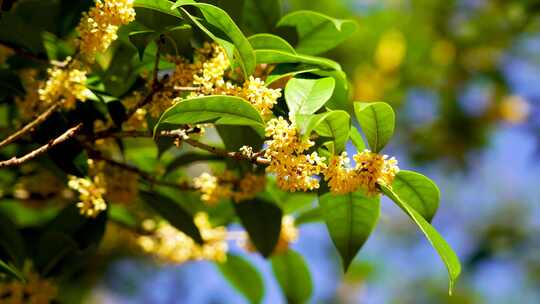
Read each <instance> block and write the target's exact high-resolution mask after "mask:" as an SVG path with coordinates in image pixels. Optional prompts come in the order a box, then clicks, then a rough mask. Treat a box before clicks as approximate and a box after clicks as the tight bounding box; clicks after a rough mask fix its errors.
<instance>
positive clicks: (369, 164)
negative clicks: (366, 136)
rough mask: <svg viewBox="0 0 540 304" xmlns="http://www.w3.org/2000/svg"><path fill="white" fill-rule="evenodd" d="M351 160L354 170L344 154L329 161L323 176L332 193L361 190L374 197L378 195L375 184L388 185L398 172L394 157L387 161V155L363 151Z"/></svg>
mask: <svg viewBox="0 0 540 304" xmlns="http://www.w3.org/2000/svg"><path fill="white" fill-rule="evenodd" d="M353 158H354V160H355V161H356V166H355V167H354V168H351V167H349V162H350V161H349V158H348V157H347V153H346V152H343V153H342V154H341V155H339V156H334V157H332V159H330V163H329V165H328V168H327V169H326V171H325V172H324V176H325V180H327V181H328V186H329V188H330V191H332V192H333V193H337V194H345V193H349V192H354V191H356V190H357V189H358V188H362V189H364V190H365V191H366V192H367V194H368V195H375V194H377V193H379V190H378V188H377V183H383V184H387V185H389V184H391V183H392V181H393V180H394V177H395V175H396V174H397V172H399V168H398V166H397V160H396V159H395V158H394V157H392V158H390V159H389V158H388V156H387V155H380V154H377V153H373V152H371V151H369V150H364V151H363V152H360V153H357V154H356V155H354V156H353Z"/></svg>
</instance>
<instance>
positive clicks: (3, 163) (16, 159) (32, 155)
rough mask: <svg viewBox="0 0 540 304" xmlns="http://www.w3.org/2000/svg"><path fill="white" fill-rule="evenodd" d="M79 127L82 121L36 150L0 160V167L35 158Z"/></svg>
mask: <svg viewBox="0 0 540 304" xmlns="http://www.w3.org/2000/svg"><path fill="white" fill-rule="evenodd" d="M81 129H82V123H79V124H78V125H76V126H75V127H73V128H71V129H68V130H67V131H66V132H64V133H63V134H62V135H60V136H58V137H57V138H55V139H53V140H51V141H49V142H48V143H47V144H45V145H43V146H41V147H39V148H37V149H36V150H34V151H32V152H30V153H28V154H25V155H24V156H22V157H12V158H11V159H8V160H5V161H1V162H0V168H3V167H9V166H16V165H19V164H22V163H24V162H26V161H29V160H31V159H33V158H36V157H38V156H40V155H41V154H43V153H45V152H47V151H49V150H50V149H51V148H52V147H54V146H56V145H58V144H61V143H63V142H65V141H66V140H68V139H70V138H72V137H73V136H75V134H77V132H79V130H81Z"/></svg>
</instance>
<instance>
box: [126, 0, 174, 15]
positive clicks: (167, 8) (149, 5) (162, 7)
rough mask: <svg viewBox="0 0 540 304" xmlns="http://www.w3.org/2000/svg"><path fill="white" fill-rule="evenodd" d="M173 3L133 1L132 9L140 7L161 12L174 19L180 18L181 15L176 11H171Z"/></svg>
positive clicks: (164, 0)
mask: <svg viewBox="0 0 540 304" xmlns="http://www.w3.org/2000/svg"><path fill="white" fill-rule="evenodd" d="M172 5H173V3H172V2H171V1H168V0H135V2H133V7H135V8H137V7H142V8H146V9H150V10H154V11H158V12H161V13H163V14H167V15H171V16H174V17H178V18H182V15H181V14H180V12H179V11H178V10H177V9H172V8H171V6H172Z"/></svg>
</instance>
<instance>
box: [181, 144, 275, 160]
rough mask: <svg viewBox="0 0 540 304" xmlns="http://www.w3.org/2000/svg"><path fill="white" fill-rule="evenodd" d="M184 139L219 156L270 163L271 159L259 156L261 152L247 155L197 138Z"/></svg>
mask: <svg viewBox="0 0 540 304" xmlns="http://www.w3.org/2000/svg"><path fill="white" fill-rule="evenodd" d="M184 141H185V142H186V143H188V144H189V145H191V146H193V147H196V148H199V149H201V150H205V151H208V152H210V153H212V154H216V155H218V156H223V157H228V158H234V159H237V160H247V161H250V162H252V163H254V164H257V165H262V166H268V165H269V164H270V160H268V159H266V158H263V157H260V156H259V155H260V153H254V154H253V155H252V156H247V155H245V154H243V153H241V152H229V151H227V150H223V149H220V148H217V147H213V146H210V145H207V144H205V143H202V142H200V141H196V140H194V139H191V138H188V139H184Z"/></svg>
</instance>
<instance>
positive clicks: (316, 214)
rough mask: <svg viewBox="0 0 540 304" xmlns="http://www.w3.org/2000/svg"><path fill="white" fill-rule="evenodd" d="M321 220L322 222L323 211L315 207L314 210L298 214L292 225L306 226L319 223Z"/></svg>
mask: <svg viewBox="0 0 540 304" xmlns="http://www.w3.org/2000/svg"><path fill="white" fill-rule="evenodd" d="M323 220H324V218H323V209H322V208H321V207H315V208H312V209H308V210H306V211H303V212H300V213H299V214H298V216H297V217H296V219H295V220H294V224H295V225H296V226H300V225H303V224H308V223H314V222H321V221H323Z"/></svg>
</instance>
